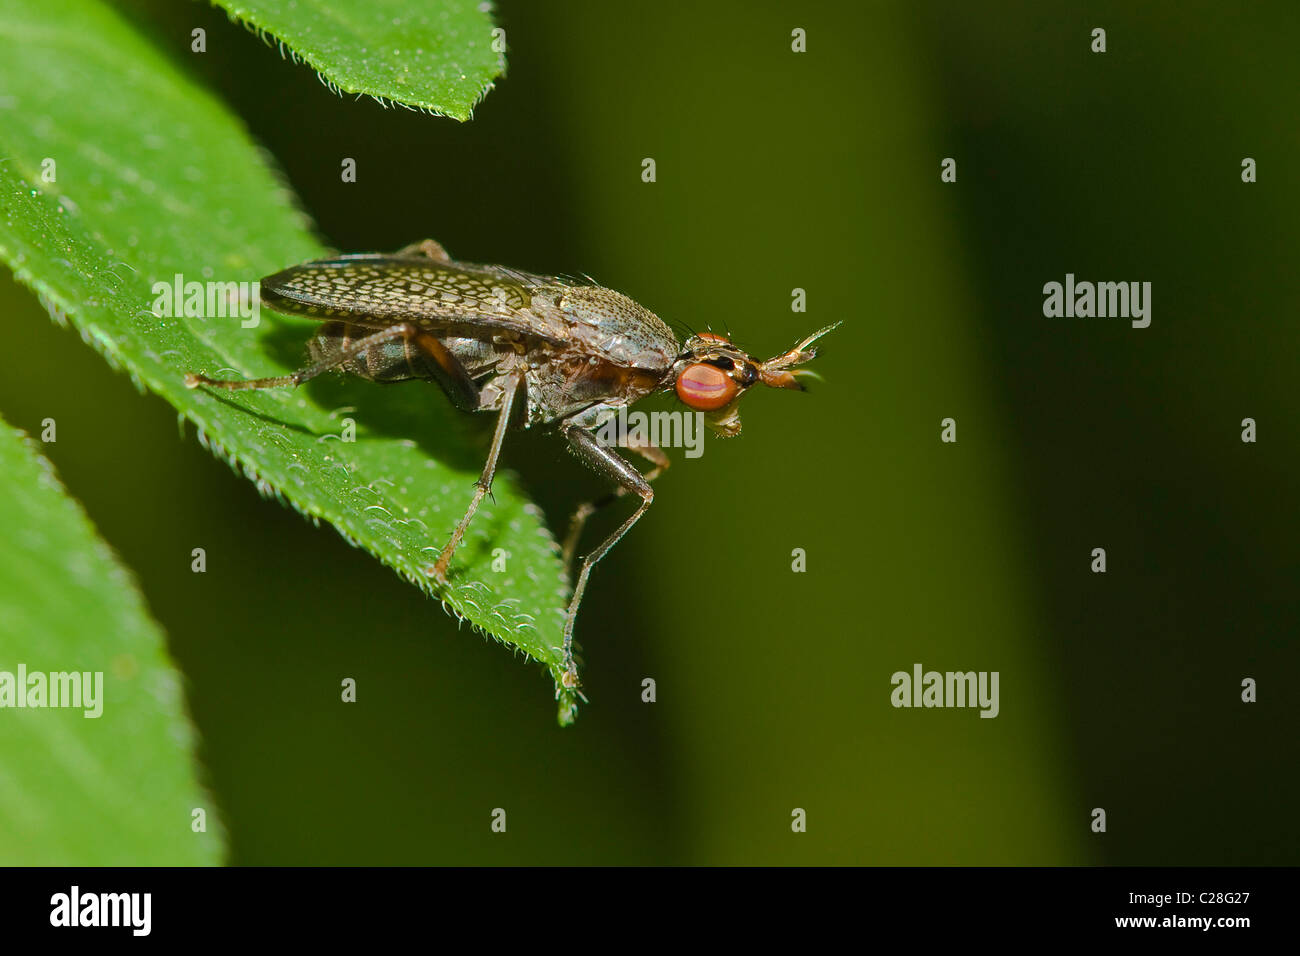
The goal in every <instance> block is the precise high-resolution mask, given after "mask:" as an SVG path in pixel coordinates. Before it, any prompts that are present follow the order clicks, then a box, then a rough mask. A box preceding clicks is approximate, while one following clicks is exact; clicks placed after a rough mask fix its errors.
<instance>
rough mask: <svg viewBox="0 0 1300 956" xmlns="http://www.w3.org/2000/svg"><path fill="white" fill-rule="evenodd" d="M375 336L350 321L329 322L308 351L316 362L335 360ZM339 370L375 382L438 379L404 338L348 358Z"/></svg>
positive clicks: (368, 329)
mask: <svg viewBox="0 0 1300 956" xmlns="http://www.w3.org/2000/svg"><path fill="white" fill-rule="evenodd" d="M374 333H375V330H374V329H371V328H367V327H365V326H362V325H355V324H354V323H351V322H326V323H325V324H324V325H322V326H321V327H320V329H319V331H318V332H317V333H316V337H315V338H314V339H312V340H311V343H310V344H309V345H308V350H309V351H310V352H311V357H312V360H313V361H315V362H323V361H327V360H332V359H336V358H337V357H338V356H339V355H340V354H341V353H343V352H345V351H346V350H347V349H348V348H350V347H353V346H355V345H356V344H357V342H358V341H359V340H361V339H364V338H365V337H366V336H368V335H373V334H374ZM338 367H339V368H340V369H342V370H343V371H345V372H349V373H351V374H353V375H359V376H361V377H362V378H364V379H369V380H370V381H372V382H404V381H407V380H409V379H413V378H434V377H435V376H434V373H433V372H432V371H431V370H430V369H429V368H428V365H427V362H426V359H425V357H424V356H423V355H422V354H421V353H420V351H419V350H418V349H416V348H414V347H413V344H412V343H410V342H407V341H406V340H405V339H395V340H392V341H388V342H382V343H380V344H379V345H374V346H371V347H370V348H368V349H366V350H365V351H363V352H361V353H360V354H358V355H354V356H351V357H350V358H348V359H346V360H345V361H343V362H342V363H340V364H339V366H338Z"/></svg>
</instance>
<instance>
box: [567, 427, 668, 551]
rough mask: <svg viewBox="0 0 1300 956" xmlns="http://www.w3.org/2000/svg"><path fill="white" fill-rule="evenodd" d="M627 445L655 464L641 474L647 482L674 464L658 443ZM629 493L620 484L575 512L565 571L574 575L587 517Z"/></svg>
mask: <svg viewBox="0 0 1300 956" xmlns="http://www.w3.org/2000/svg"><path fill="white" fill-rule="evenodd" d="M625 447H626V448H627V449H628V450H629V451H634V452H636V453H637V454H639V455H640V456H641V457H642V458H644V459H646V460H647V461H649V462H650V463H651V464H652V465H654V467H653V468H651V469H650V470H649V471H647V472H646V473H645V474H644V475H642V476H641V477H642V478H644V479H645V480H646V481H647V482H650V481H654V480H655V479H656V478H658V477H659V476H660V475H661V474H663V472H664V470H665V469H666V468H667V467H668V466H669V465H671V464H672V460H671V459H670V458H669V457H668V455H667V454H666V453H665V452H664V450H663V449H662V448H660V447H659V446H658V445H651V444H650V443H649V442H647V443H646V444H644V445H632V444H629V445H627V446H625ZM627 493H628V489H627V488H626V487H625V486H623V485H619V486H618V488H616V489H615V490H614V491H612V492H610V493H609V494H607V495H605V496H604V497H603V498H598V499H596V500H595V501H584V502H583V503H582V504H580V505H578V507H577V509H576V510H575V511H574V512H573V517H572V518H571V519H570V521H569V532H568V534H566V535H565V536H564V550H563V552H562V553H563V555H564V572H565V574H567V575H568V576H569V577H573V556H574V554H575V553H576V552H577V549H578V540H579V539H580V538H581V537H582V529H583V528H584V527H586V524H587V519H588V518H590V517H591V516H592V515H593V514H595V513H596V512H597V511H599V510H600V509H601V508H604V507H606V506H608V505H610V504H613V503H614V502H615V501H617V500H618V499H619V498H621V497H623V496H624V495H626V494H627Z"/></svg>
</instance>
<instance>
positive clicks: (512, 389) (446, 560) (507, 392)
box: [429, 374, 520, 584]
mask: <svg viewBox="0 0 1300 956" xmlns="http://www.w3.org/2000/svg"><path fill="white" fill-rule="evenodd" d="M519 383H520V376H519V375H517V374H516V375H511V376H510V377H509V378H507V379H506V380H505V382H504V383H503V385H502V392H501V414H500V416H499V417H498V418H497V429H496V431H495V432H494V433H493V435H492V447H491V448H490V449H489V450H488V457H487V462H486V463H485V464H484V465H483V473H482V474H481V475H479V478H478V481H476V482H474V497H473V499H471V500H470V503H469V507H468V508H467V509H466V510H465V516H464V517H463V518H461V519H460V524H458V525H456V530H455V531H453V532H452V533H451V540H449V541H448V542H447V545H446V547H444V548H443V549H442V553H441V554H439V555H438V560H437V562H436V563H435V564H434V566H433V568H432V569H431V570H430V572H429V573H430V574H431V575H432V576H433V578H434V580H436V581H437V582H438V583H439V584H446V583H447V566H448V565H449V564H450V563H451V556H452V555H453V554H455V553H456V548H457V546H459V545H460V539H461V538H463V537H465V529H466V528H468V527H469V523H470V521H472V520H473V519H474V512H476V511H478V506H479V503H480V502H481V501H482V500H483V497H484V496H485V495H486V494H487V493H488V492H489V491H491V490H492V476H493V475H495V474H496V470H497V458H499V457H500V455H501V445H502V443H504V442H505V438H506V428H508V427H509V425H510V410H511V408H513V407H514V402H515V395H516V393H517V392H518V391H519Z"/></svg>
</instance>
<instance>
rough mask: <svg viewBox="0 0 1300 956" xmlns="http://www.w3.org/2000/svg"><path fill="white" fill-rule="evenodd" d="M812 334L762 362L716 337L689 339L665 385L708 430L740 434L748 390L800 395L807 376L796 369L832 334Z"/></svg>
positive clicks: (703, 334)
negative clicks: (701, 417)
mask: <svg viewBox="0 0 1300 956" xmlns="http://www.w3.org/2000/svg"><path fill="white" fill-rule="evenodd" d="M838 325H839V323H838V322H836V323H835V325H829V326H827V327H826V328H824V329H822V330H821V331H819V332H814V333H813V334H812V335H810V336H808V337H807V338H806V339H804V340H803V341H802V342H800V343H799V344H798V345H796V346H795V347H794V348H792V349H790V351H788V352H783V353H782V354H780V355H777V356H774V357H773V358H770V359H768V360H767V361H766V362H761V361H759V360H757V359H755V358H754V357H753V356H751V355H749V354H748V353H747V352H744V351H741V350H740V349H738V348H737V347H736V346H734V345H732V344H731V342H730V341H729V340H728V339H726V338H724V337H723V336H721V335H718V334H716V333H714V332H700V333H698V334H696V335H692V336H691V337H690V338H689V339H687V340H686V344H685V345H683V346H682V354H681V355H679V356H678V357H677V361H675V362H674V363H673V366H672V369H671V370H670V372H669V374H668V376H666V382H667V383H668V387H671V388H673V389H674V390H675V391H676V392H677V397H678V398H680V399H681V400H682V402H683V403H685V404H686V406H687V407H688V408H691V409H693V410H695V411H697V412H703V413H704V420H705V422H706V423H707V424H708V426H709V427H710V428H711V429H713V431H715V432H717V433H718V434H719V435H721V436H723V437H724V438H731V437H732V436H734V435H739V434H740V412H739V409H738V406H739V405H740V399H741V397H742V396H743V395H744V394H745V392H746V391H748V390H749V388H750V386H752V385H757V384H763V385H766V386H768V387H769V388H793V389H797V390H799V391H802V390H803V384H802V383H801V382H800V381H799V379H800V377H801V376H807V375H811V374H812V373H811V372H810V371H809V370H807V369H801V368H798V366H800V365H803V364H804V363H805V362H809V361H811V360H812V359H813V358H815V357H816V356H817V350H816V349H815V348H813V343H814V342H816V341H817V340H818V339H819V338H821V337H822V336H823V335H825V334H826V333H827V332H829V331H831V329H833V328H835V327H836V326H838Z"/></svg>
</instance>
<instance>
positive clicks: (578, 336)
mask: <svg viewBox="0 0 1300 956" xmlns="http://www.w3.org/2000/svg"><path fill="white" fill-rule="evenodd" d="M261 294H262V301H263V302H264V303H265V304H266V305H269V306H270V307H271V308H273V309H276V310H277V311H280V312H285V313H288V314H291V315H299V316H305V317H308V318H312V319H316V320H318V321H320V322H321V326H320V328H319V330H318V331H317V332H316V335H315V337H314V338H313V339H312V340H311V342H310V343H309V346H308V350H309V352H310V357H311V364H310V365H308V366H307V367H306V368H303V369H300V370H299V371H297V372H294V373H293V374H292V375H283V376H277V377H275V378H259V379H250V380H246V381H219V380H216V379H212V378H208V377H207V376H205V375H199V374H197V373H190V374H188V375H187V376H186V380H185V381H186V384H187V385H188V386H189V387H190V388H196V387H198V386H200V385H206V386H209V387H212V388H226V389H241V388H275V387H278V386H290V385H301V384H302V383H303V382H306V381H307V380H309V379H311V378H314V377H316V376H317V375H320V374H321V373H322V372H325V371H328V370H330V369H340V370H342V371H344V372H348V373H351V374H353V375H358V376H360V377H362V378H365V379H369V380H370V381H374V382H401V381H408V380H411V379H425V380H431V381H433V382H436V383H437V384H438V385H440V386H441V387H442V389H443V391H444V392H446V393H447V396H448V397H449V398H450V399H451V401H452V402H453V403H455V405H456V406H457V407H458V408H460V409H461V410H463V411H470V412H494V413H495V414H496V416H497V420H496V429H495V431H494V432H493V437H492V443H491V447H490V450H489V452H488V456H487V462H486V464H484V466H483V472H482V474H481V475H480V476H479V479H478V481H477V482H475V488H474V495H473V498H472V499H471V500H470V503H469V507H468V508H467V509H466V510H465V514H464V517H462V518H461V519H460V523H459V524H457V525H456V527H455V529H454V530H453V531H452V532H451V537H450V538H449V539H448V541H447V544H446V546H445V547H444V548H443V549H442V552H441V554H439V556H438V559H437V561H436V562H435V563H434V565H433V567H432V568H430V569H429V574H430V575H431V576H432V577H433V578H434V579H435V580H436V581H437V582H439V583H440V584H444V585H445V584H446V583H447V579H448V572H449V570H450V567H451V559H452V556H453V555H454V554H455V552H456V547H457V545H459V544H460V542H461V539H462V538H463V537H464V535H465V530H466V528H468V527H469V523H470V521H471V520H473V518H474V513H475V512H476V511H477V510H478V507H479V504H480V502H481V501H482V500H483V497H484V496H485V495H487V494H488V492H489V490H490V489H491V487H492V476H493V474H494V473H495V472H496V467H497V459H498V457H499V456H500V454H501V445H502V442H503V441H504V440H505V435H506V431H507V429H508V428H509V427H511V426H512V425H514V426H520V427H523V428H529V427H532V426H546V427H550V428H553V429H554V430H556V431H558V432H559V434H560V435H562V436H563V437H564V438H565V440H567V441H568V443H569V447H570V448H571V449H572V451H573V452H574V453H575V454H576V455H577V456H578V458H580V459H581V460H582V461H583V462H584V463H585V464H586V465H588V466H589V467H590V468H592V469H593V470H595V471H596V472H597V473H599V474H601V475H603V476H605V477H606V478H608V479H610V480H611V481H612V482H613V483H614V484H615V486H616V490H615V492H614V493H613V494H611V495H610V496H608V498H607V499H605V501H602V502H598V503H596V504H595V505H592V504H585V505H582V506H581V507H579V508H578V510H577V512H576V513H575V514H574V516H573V521H572V524H571V526H570V529H569V533H568V535H567V536H566V538H565V546H564V553H565V562H566V564H567V565H569V566H570V567H571V565H572V559H573V555H574V551H575V549H576V547H577V543H578V539H579V535H580V533H581V530H582V526H583V524H584V522H585V521H586V519H587V518H588V517H589V516H590V515H591V513H592V512H593V511H594V510H595V508H596V507H599V506H600V505H601V504H605V503H607V502H609V501H612V500H614V499H616V498H618V497H619V496H622V495H634V496H635V497H636V498H637V499H638V504H637V507H636V509H635V511H633V513H632V515H631V516H630V517H629V518H627V519H626V520H625V521H624V522H623V523H622V524H621V525H619V527H618V528H617V529H615V530H614V532H613V533H612V534H610V535H609V537H607V538H606V539H605V540H604V541H603V542H602V543H601V544H600V546H599V547H597V548H596V549H595V550H593V551H591V552H589V553H588V554H587V555H586V556H585V557H584V558H583V560H582V566H581V569H580V570H579V572H578V576H577V579H576V580H575V581H574V585H573V596H572V598H571V600H570V602H569V608H568V613H567V615H566V617H565V623H564V651H563V655H564V656H563V668H564V671H563V678H562V683H563V684H564V686H565V687H567V688H569V689H570V690H573V691H575V692H576V691H577V690H578V685H579V682H578V670H577V666H576V664H575V663H574V658H573V626H574V621H575V618H576V616H577V613H578V606H579V605H580V604H581V602H582V594H583V591H584V590H585V589H586V586H587V578H588V576H589V575H590V574H591V569H592V567H593V566H594V565H595V564H596V562H598V561H599V560H600V559H601V558H603V557H604V556H605V555H606V554H607V553H609V550H610V549H611V548H612V547H613V546H614V545H615V544H616V543H617V542H618V540H619V539H620V538H622V537H623V535H625V534H627V532H628V530H629V529H630V528H631V527H632V525H634V524H636V522H637V520H638V519H639V518H640V517H641V516H642V515H643V514H645V512H646V509H647V508H649V507H650V503H651V501H653V500H654V491H653V490H652V488H651V484H650V483H651V482H652V481H653V480H654V479H655V477H656V476H658V475H659V474H660V472H662V471H663V470H664V469H665V468H667V467H668V456H667V455H666V454H665V453H664V452H663V450H662V449H660V448H659V447H657V446H655V445H653V444H650V443H649V442H640V441H630V442H628V443H627V445H626V446H625V447H628V448H629V450H630V451H634V452H636V453H637V454H639V455H640V456H642V457H643V458H645V459H646V460H647V461H648V462H649V463H650V466H651V467H650V468H649V470H647V471H646V472H645V473H644V474H643V473H642V472H640V471H639V470H637V469H636V468H634V467H633V466H632V465H631V463H629V462H628V461H627V460H626V459H625V458H623V457H622V456H621V455H619V454H618V453H617V452H616V451H615V450H614V449H613V448H610V447H607V446H606V445H604V444H602V443H600V442H599V441H597V440H596V437H595V435H594V431H595V429H596V428H597V427H598V426H599V425H600V424H601V422H602V421H604V420H605V419H607V418H608V417H609V415H610V414H611V413H617V411H618V410H619V409H624V408H626V407H627V406H628V405H630V404H632V403H633V402H635V401H637V400H638V399H640V398H643V397H644V396H646V395H649V394H651V393H653V392H660V391H670V392H674V393H676V395H677V397H678V398H679V399H680V400H681V401H682V402H683V403H684V404H685V405H686V406H687V407H688V408H690V409H692V410H693V411H697V412H700V413H702V414H703V415H704V419H705V422H706V424H707V425H708V426H709V427H710V428H711V429H712V430H713V431H714V432H716V433H717V434H719V435H723V436H732V435H736V434H738V433H739V432H740V417H739V413H738V412H737V406H738V404H739V402H740V399H741V397H742V396H743V395H744V394H745V392H746V391H747V390H748V389H749V388H750V387H751V386H753V385H756V384H760V383H761V384H763V385H766V386H769V387H771V388H790V389H800V388H802V386H801V385H800V382H799V377H800V376H801V375H802V374H806V372H805V371H803V370H800V369H798V368H797V366H800V365H803V364H804V363H805V362H807V361H809V360H810V359H812V358H813V357H814V356H815V355H816V351H815V349H814V348H813V343H814V342H815V341H816V340H817V339H818V338H820V337H821V336H823V335H825V334H826V333H827V332H829V331H830V330H831V329H833V328H834V327H835V326H830V327H828V328H825V329H822V330H821V331H819V332H815V333H813V334H812V335H810V336H808V337H807V338H805V339H804V340H803V341H801V342H799V343H798V344H797V345H796V346H795V347H794V348H792V349H790V350H789V351H787V352H783V353H781V354H780V355H777V356H775V357H774V358H770V359H768V360H767V361H758V360H756V359H754V358H753V357H752V356H750V355H749V354H747V353H746V352H744V351H742V350H741V349H739V348H737V347H736V346H735V345H733V344H732V343H731V342H730V341H729V340H728V339H727V338H725V337H723V336H721V335H717V334H714V333H711V332H700V333H696V334H692V335H689V336H688V337H687V338H686V340H685V342H681V343H679V342H678V340H677V337H676V336H675V335H674V334H673V332H672V331H671V330H670V329H669V328H668V326H667V325H666V324H665V323H664V322H663V321H662V320H661V319H660V318H659V317H658V316H656V315H655V314H654V313H652V312H650V311H649V310H647V309H645V308H642V307H641V306H640V305H638V304H637V303H635V302H633V301H632V300H631V299H629V298H628V297H627V296H625V295H622V294H620V293H618V292H615V291H613V290H612V289H606V288H603V287H602V286H598V285H596V284H594V283H592V282H590V281H578V280H574V279H567V278H559V277H555V276H544V275H533V274H531V273H527V272H520V271H518V270H515V269H508V268H506V267H504V266H495V265H478V264H474V263H468V262H457V261H455V260H453V259H452V258H451V257H450V256H448V254H447V252H446V250H445V249H443V248H442V246H441V245H439V244H438V243H436V242H434V241H433V240H431V239H430V240H425V241H424V242H421V243H417V244H415V245H412V246H408V247H407V248H405V249H402V250H400V251H398V252H395V253H391V254H363V255H345V256H338V257H336V258H332V259H320V260H317V261H315V262H307V263H304V264H302V265H296V266H292V267H290V268H288V269H285V270H284V271H283V272H277V273H276V274H275V275H272V276H268V277H267V278H265V279H263V280H262V283H261Z"/></svg>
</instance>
